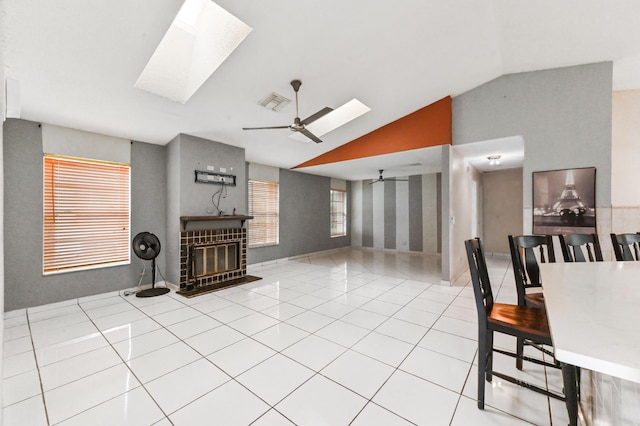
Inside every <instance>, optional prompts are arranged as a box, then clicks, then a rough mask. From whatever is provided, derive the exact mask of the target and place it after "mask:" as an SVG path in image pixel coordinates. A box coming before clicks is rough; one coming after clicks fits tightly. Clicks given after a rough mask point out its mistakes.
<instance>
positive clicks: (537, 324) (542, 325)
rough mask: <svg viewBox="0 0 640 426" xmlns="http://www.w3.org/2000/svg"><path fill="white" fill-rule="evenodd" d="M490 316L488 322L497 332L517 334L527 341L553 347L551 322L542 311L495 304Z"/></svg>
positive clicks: (527, 307)
mask: <svg viewBox="0 0 640 426" xmlns="http://www.w3.org/2000/svg"><path fill="white" fill-rule="evenodd" d="M488 314H489V316H488V317H487V321H489V323H490V324H492V325H493V326H494V328H495V330H496V331H503V330H504V331H508V332H510V333H512V332H516V333H518V334H519V335H520V336H522V337H524V338H526V339H531V340H535V341H536V342H539V343H542V344H545V345H551V332H550V331H549V322H548V320H547V315H546V313H545V311H544V310H542V309H538V308H531V307H529V306H518V305H508V304H504V303H494V304H493V306H492V307H491V310H490V311H489V313H488Z"/></svg>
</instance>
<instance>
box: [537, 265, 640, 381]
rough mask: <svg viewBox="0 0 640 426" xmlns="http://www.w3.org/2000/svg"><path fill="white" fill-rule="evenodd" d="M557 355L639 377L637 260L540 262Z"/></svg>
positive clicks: (595, 368) (639, 285) (597, 368)
mask: <svg viewBox="0 0 640 426" xmlns="http://www.w3.org/2000/svg"><path fill="white" fill-rule="evenodd" d="M540 272H541V276H542V283H543V286H544V287H543V291H544V298H545V305H546V307H547V315H548V317H549V327H550V328H551V338H552V339H553V345H554V350H555V355H556V358H557V359H558V360H559V361H562V362H564V363H567V364H572V365H575V366H578V367H583V368H587V369H589V370H593V371H597V372H600V373H604V374H608V375H610V376H614V377H619V378H622V379H625V380H630V381H633V382H636V383H640V262H592V263H591V262H590V263H545V264H540Z"/></svg>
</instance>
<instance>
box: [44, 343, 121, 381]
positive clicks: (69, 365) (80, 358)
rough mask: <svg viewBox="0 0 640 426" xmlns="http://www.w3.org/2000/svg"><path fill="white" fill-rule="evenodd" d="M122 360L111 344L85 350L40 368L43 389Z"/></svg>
mask: <svg viewBox="0 0 640 426" xmlns="http://www.w3.org/2000/svg"><path fill="white" fill-rule="evenodd" d="M121 362H122V360H121V359H120V357H119V356H118V354H117V353H116V352H115V351H114V350H113V348H111V346H103V347H102V348H99V349H95V350H93V351H90V352H86V353H84V354H81V355H77V356H74V357H72V358H67V359H65V360H62V361H58V362H56V363H53V364H49V365H47V366H44V367H41V368H40V378H41V380H42V388H43V389H44V391H45V392H46V391H49V390H51V389H54V388H57V387H58V386H62V385H66V384H67V383H71V382H73V381H74V380H78V379H81V378H83V377H86V376H89V375H90V374H94V373H97V372H98V371H102V370H106V369H107V368H109V367H113V366H115V365H118V364H120V363H121Z"/></svg>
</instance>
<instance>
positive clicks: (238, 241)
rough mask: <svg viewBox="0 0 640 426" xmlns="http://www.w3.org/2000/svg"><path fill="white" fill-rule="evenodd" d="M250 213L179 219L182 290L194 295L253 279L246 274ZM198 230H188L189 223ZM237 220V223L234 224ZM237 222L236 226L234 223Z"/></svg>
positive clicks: (184, 293)
mask: <svg viewBox="0 0 640 426" xmlns="http://www.w3.org/2000/svg"><path fill="white" fill-rule="evenodd" d="M246 219H251V217H250V216H183V217H181V218H180V221H181V223H182V228H181V229H182V230H181V232H180V291H178V294H182V295H183V296H187V297H190V296H194V295H197V294H202V293H207V292H210V291H214V290H217V289H220V288H223V287H228V286H232V285H238V284H243V283H245V282H250V281H253V280H254V279H257V278H256V277H250V276H247V230H246V229H245V228H244V221H245V220H246ZM195 221H197V222H198V228H205V229H197V230H187V224H188V223H189V222H195ZM233 221H235V223H233ZM233 225H235V226H233Z"/></svg>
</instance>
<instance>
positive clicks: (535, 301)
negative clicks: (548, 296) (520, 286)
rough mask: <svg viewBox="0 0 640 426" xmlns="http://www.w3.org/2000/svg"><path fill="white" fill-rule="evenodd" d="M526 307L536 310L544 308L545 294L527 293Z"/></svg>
mask: <svg viewBox="0 0 640 426" xmlns="http://www.w3.org/2000/svg"><path fill="white" fill-rule="evenodd" d="M524 300H525V306H533V307H535V308H544V294H543V293H527V294H525V296H524Z"/></svg>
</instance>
